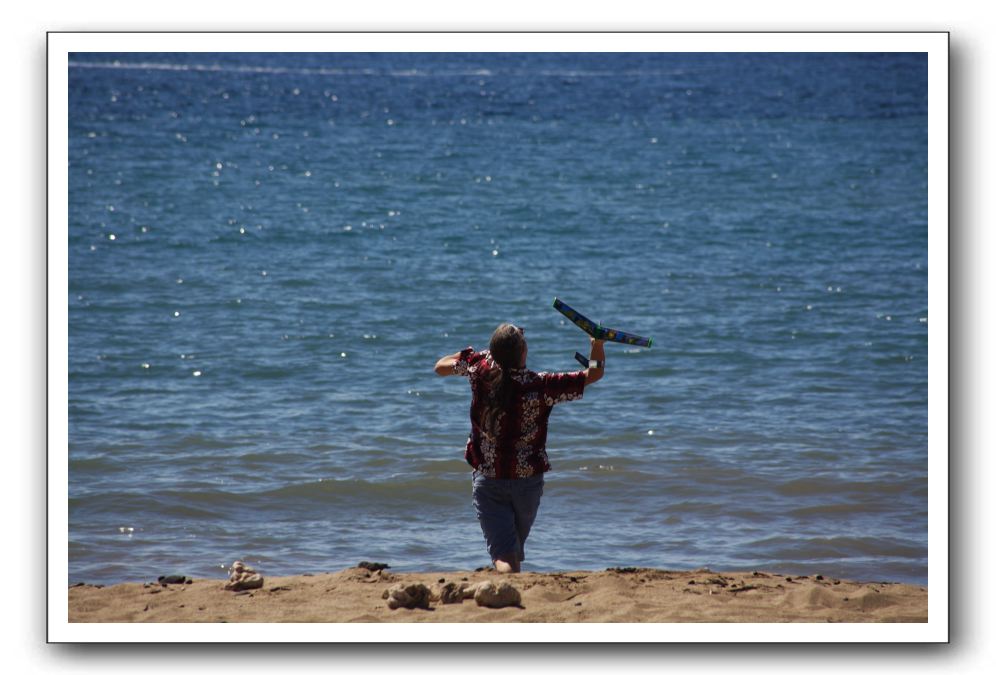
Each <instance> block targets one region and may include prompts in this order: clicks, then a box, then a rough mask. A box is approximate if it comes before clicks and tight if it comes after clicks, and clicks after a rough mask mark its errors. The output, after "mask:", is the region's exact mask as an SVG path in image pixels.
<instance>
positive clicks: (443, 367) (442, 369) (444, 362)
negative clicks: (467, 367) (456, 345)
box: [436, 352, 460, 377]
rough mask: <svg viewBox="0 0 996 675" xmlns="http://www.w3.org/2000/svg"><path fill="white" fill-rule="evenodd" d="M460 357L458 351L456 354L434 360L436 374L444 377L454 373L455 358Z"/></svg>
mask: <svg viewBox="0 0 996 675" xmlns="http://www.w3.org/2000/svg"><path fill="white" fill-rule="evenodd" d="M459 358H460V352H457V353H456V354H450V355H449V356H444V357H443V358H441V359H439V360H438V361H436V375H439V376H440V377H445V376H447V375H456V372H455V371H454V370H453V367H454V366H455V365H456V362H457V360H459Z"/></svg>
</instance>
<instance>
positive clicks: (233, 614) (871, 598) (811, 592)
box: [69, 567, 928, 623]
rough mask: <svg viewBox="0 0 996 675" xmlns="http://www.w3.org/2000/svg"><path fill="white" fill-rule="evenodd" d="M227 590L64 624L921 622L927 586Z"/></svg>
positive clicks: (338, 577) (747, 576)
mask: <svg viewBox="0 0 996 675" xmlns="http://www.w3.org/2000/svg"><path fill="white" fill-rule="evenodd" d="M485 581H492V582H494V583H495V584H501V583H502V582H508V583H510V584H511V585H512V586H513V587H514V588H515V589H516V590H517V591H518V592H519V594H520V601H519V603H518V604H517V605H514V606H508V607H502V608H500V609H493V608H490V607H484V606H479V605H478V603H477V602H475V600H474V598H473V597H469V598H468V599H465V600H463V601H462V602H460V601H458V602H453V603H450V604H448V603H443V602H442V601H441V600H440V599H439V594H440V592H441V591H442V590H443V588H444V587H445V585H446V584H458V585H459V584H469V585H473V584H479V583H481V582H485ZM225 583H226V580H225V579H187V580H185V583H169V584H161V583H159V582H158V581H151V582H124V583H118V584H113V585H107V586H101V585H94V584H75V585H73V586H70V588H69V622H70V623H104V622H118V623H171V622H179V623H283V622H295V623H351V622H366V623H383V622H400V623H422V622H444V623H478V622H525V623H575V622H595V623H615V622H621V623H644V622H650V623H672V622H687V623H699V622H709V623H725V622H742V623H851V622H862V623H863V622H897V623H907V622H926V621H927V598H928V592H927V587H926V586H917V585H913V584H902V583H891V582H855V581H847V580H842V579H835V578H831V577H823V576H821V575H815V576H793V575H782V574H775V573H770V572H762V571H751V572H715V571H712V570H709V569H699V570H693V571H671V570H662V569H655V568H633V567H626V568H609V569H607V570H603V571H570V572H542V573H541V572H523V573H520V574H498V573H497V572H495V571H494V570H483V571H463V570H457V571H440V572H403V573H394V572H392V571H391V570H390V569H389V568H388V569H383V570H376V571H372V570H370V569H366V568H363V567H350V568H347V569H344V570H341V571H338V572H321V573H314V574H312V573H306V574H300V575H294V576H285V577H266V578H264V581H263V586H262V587H261V588H256V589H251V590H242V591H229V590H224V588H223V587H224V585H225ZM398 584H403V585H412V584H423V585H424V586H425V587H426V588H427V589H428V590H429V591H430V592H431V593H432V599H431V600H430V602H429V603H428V608H427V609H419V608H416V609H404V608H398V609H390V608H389V607H388V603H387V600H386V598H385V597H384V595H385V592H386V591H387V589H389V588H391V587H393V586H396V585H398Z"/></svg>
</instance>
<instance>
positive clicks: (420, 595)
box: [381, 584, 432, 609]
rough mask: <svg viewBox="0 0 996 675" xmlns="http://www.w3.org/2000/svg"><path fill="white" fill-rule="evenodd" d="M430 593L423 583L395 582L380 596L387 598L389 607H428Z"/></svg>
mask: <svg viewBox="0 0 996 675" xmlns="http://www.w3.org/2000/svg"><path fill="white" fill-rule="evenodd" d="M431 596H432V593H431V592H430V591H429V588H428V587H427V586H426V585H425V584H408V585H405V584H395V585H394V586H391V587H390V588H388V589H387V590H386V591H384V593H383V595H382V596H381V597H382V598H383V599H385V600H387V606H388V607H389V608H390V609H398V608H399V607H404V608H405V609H416V608H418V609H429V599H430V598H431Z"/></svg>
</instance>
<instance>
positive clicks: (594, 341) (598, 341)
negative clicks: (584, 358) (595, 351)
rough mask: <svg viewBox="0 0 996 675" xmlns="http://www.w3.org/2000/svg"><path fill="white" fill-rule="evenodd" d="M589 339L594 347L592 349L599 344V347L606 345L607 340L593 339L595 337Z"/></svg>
mask: <svg viewBox="0 0 996 675" xmlns="http://www.w3.org/2000/svg"><path fill="white" fill-rule="evenodd" d="M588 339H589V340H591V346H592V347H594V346H595V345H597V344H598V345H604V344H605V340H598V339H596V338H593V337H590V336H589V338H588Z"/></svg>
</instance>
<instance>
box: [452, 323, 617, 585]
mask: <svg viewBox="0 0 996 675" xmlns="http://www.w3.org/2000/svg"><path fill="white" fill-rule="evenodd" d="M528 351H529V348H528V345H527V344H526V337H525V331H524V330H523V329H521V328H519V327H518V326H515V325H513V324H510V323H503V324H502V325H500V326H498V328H496V329H495V332H494V333H493V334H492V335H491V343H490V345H489V348H488V349H487V350H485V351H482V352H476V351H474V349H473V347H467V348H466V349H464V350H463V351H459V352H457V353H455V354H451V355H449V356H444V357H443V358H441V359H439V361H437V362H436V374H437V375H440V376H446V375H464V376H466V377H468V378H469V379H470V389H471V395H472V396H471V403H470V437H469V438H468V439H467V450H466V452H465V454H464V457H465V458H466V460H467V462H468V463H469V464H470V465H471V466H472V467H473V468H474V474H473V476H474V478H473V482H474V490H473V495H474V510H475V511H476V512H477V519H478V521H479V522H480V523H481V530H482V531H483V532H484V541H485V543H486V544H487V547H488V553H489V554H490V555H491V560H492V562H493V563H494V566H495V569H496V570H498V571H499V572H519V571H520V570H521V564H522V561H523V560H524V559H525V549H524V546H523V545H524V544H525V542H526V537H528V536H529V530H530V528H531V527H532V525H533V521H534V520H535V519H536V512H537V511H538V509H539V503H540V498H541V497H542V496H543V474H544V473H546V472H547V471H549V470H550V462H549V459H548V458H547V454H546V431H547V422H548V420H549V419H550V412H551V411H552V410H553V406H555V405H556V404H558V403H561V402H563V401H574V400H577V399H579V398H581V397H582V396H583V395H584V388H585V386H587V385H589V384H592V383H593V382H597V381H598V380H600V379H601V378H602V375H603V374H604V373H605V343H604V341H602V340H596V339H594V338H591V352H590V356H589V357H588V358H589V367H588V368H586V369H585V370H579V371H575V372H570V373H537V372H533V371H532V370H529V369H528V368H526V355H527V353H528Z"/></svg>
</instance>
